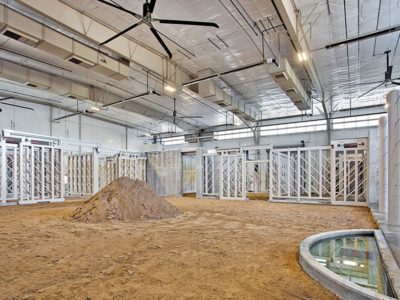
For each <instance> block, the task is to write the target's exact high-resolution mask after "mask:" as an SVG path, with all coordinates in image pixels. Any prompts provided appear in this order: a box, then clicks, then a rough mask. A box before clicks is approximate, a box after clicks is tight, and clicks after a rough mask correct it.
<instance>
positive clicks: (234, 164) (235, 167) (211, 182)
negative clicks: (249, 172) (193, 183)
mask: <svg viewBox="0 0 400 300" xmlns="http://www.w3.org/2000/svg"><path fill="white" fill-rule="evenodd" d="M203 156H204V168H203V169H204V184H203V196H206V197H207V196H212V197H219V198H220V199H230V200H245V199H246V159H245V156H244V154H243V153H237V154H224V153H223V154H205V155H203Z"/></svg>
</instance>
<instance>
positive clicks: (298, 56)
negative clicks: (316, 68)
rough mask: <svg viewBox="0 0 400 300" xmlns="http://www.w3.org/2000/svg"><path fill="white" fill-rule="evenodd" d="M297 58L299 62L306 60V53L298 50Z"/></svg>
mask: <svg viewBox="0 0 400 300" xmlns="http://www.w3.org/2000/svg"><path fill="white" fill-rule="evenodd" d="M297 58H298V59H299V61H300V62H303V61H306V60H307V54H306V53H305V52H299V53H297Z"/></svg>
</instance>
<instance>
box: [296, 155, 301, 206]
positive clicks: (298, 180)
mask: <svg viewBox="0 0 400 300" xmlns="http://www.w3.org/2000/svg"><path fill="white" fill-rule="evenodd" d="M300 167H301V151H300V148H297V201H300V197H301V190H300V188H301V176H300V175H301V174H300V173H301V169H300Z"/></svg>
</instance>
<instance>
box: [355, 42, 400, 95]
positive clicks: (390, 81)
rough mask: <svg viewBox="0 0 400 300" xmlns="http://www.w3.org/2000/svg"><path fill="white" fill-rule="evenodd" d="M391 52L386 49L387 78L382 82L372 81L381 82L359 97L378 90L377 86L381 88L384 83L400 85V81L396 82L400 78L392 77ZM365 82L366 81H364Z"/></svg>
mask: <svg viewBox="0 0 400 300" xmlns="http://www.w3.org/2000/svg"><path fill="white" fill-rule="evenodd" d="M389 54H390V50H388V51H385V55H386V72H385V79H384V80H383V81H382V82H371V83H372V84H373V83H379V84H378V85H377V86H374V87H373V88H372V89H370V90H368V91H367V92H365V93H363V94H361V95H360V96H358V97H357V98H361V97H364V96H365V95H367V94H369V93H371V92H372V91H374V90H376V89H377V88H379V87H380V86H382V85H384V84H395V85H400V82H396V81H395V80H400V78H394V79H392V71H393V66H390V65H389ZM363 84H364V83H363Z"/></svg>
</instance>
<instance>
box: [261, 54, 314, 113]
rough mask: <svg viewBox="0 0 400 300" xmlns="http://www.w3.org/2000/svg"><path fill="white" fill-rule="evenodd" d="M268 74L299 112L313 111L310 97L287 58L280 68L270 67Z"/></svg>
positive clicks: (281, 62)
mask: <svg viewBox="0 0 400 300" xmlns="http://www.w3.org/2000/svg"><path fill="white" fill-rule="evenodd" d="M268 73H269V74H270V75H271V77H272V78H273V79H274V81H275V82H276V83H277V84H278V85H279V87H280V88H281V89H282V90H283V91H284V92H285V93H286V95H287V96H288V97H289V98H290V100H292V102H293V103H294V105H296V107H297V108H298V109H299V110H308V109H311V100H310V97H309V96H308V94H307V92H306V91H305V90H304V88H303V85H302V84H301V82H300V80H299V79H298V78H297V75H296V73H295V72H294V71H293V69H292V66H291V65H290V64H289V62H288V60H287V59H286V58H285V57H282V58H281V59H280V61H279V66H276V65H273V64H270V65H268Z"/></svg>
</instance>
